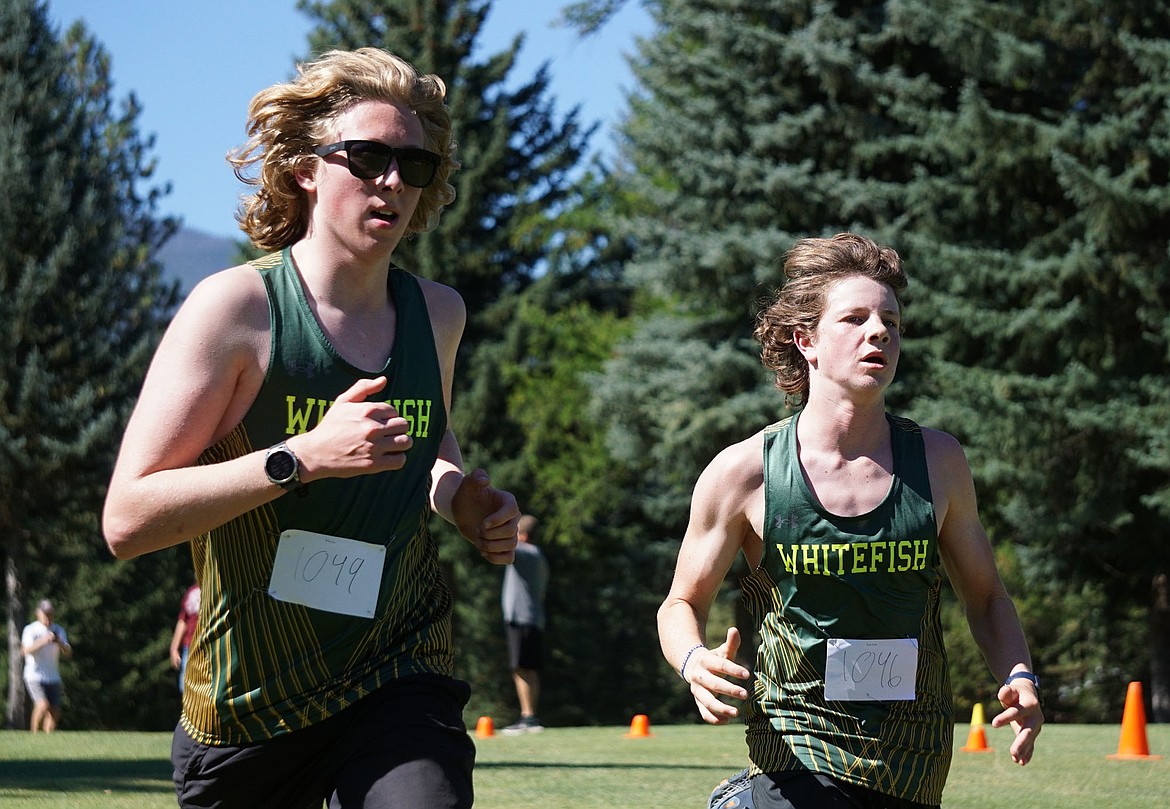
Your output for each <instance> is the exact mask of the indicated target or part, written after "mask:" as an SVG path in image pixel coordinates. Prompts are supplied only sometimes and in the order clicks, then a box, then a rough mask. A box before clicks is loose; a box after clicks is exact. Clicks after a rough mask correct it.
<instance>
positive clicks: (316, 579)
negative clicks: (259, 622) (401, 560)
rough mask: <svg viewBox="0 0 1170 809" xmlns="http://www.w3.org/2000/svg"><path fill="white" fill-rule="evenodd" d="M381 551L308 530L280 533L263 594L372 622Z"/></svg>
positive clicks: (382, 559) (383, 560) (382, 560)
mask: <svg viewBox="0 0 1170 809" xmlns="http://www.w3.org/2000/svg"><path fill="white" fill-rule="evenodd" d="M385 563H386V548H385V547H384V546H382V545H373V544H371V543H369V542H358V541H357V540H356V539H346V538H344V537H331V536H328V535H326V534H315V533H313V532H311V531H295V530H289V531H285V532H284V533H283V534H281V535H280V544H278V545H277V548H276V559H275V561H274V562H273V563H272V578H271V579H270V580H269V582H268V595H270V596H272V597H273V598H275V599H276V600H277V601H286V602H288V603H291V604H303V605H304V606H306V607H312V608H313V609H318V610H324V611H326V612H337V613H341V614H342V615H354V616H357V617H359V618H373V617H374V611H375V610H376V609H377V607H378V591H379V590H380V589H381V587H382V567H383V565H384V564H385Z"/></svg>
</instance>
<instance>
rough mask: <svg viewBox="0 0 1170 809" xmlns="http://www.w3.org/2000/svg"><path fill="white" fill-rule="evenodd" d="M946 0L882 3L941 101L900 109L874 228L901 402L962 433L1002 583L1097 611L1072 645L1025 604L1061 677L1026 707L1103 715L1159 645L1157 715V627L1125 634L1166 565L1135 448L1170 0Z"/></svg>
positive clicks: (1067, 629)
mask: <svg viewBox="0 0 1170 809" xmlns="http://www.w3.org/2000/svg"><path fill="white" fill-rule="evenodd" d="M950 6H951V4H938V3H927V2H909V1H908V0H907V1H906V2H900V3H898V4H897V5H896V6H895V7H894V8H893V10H892V12H891V20H890V24H891V26H892V27H895V28H896V29H897V30H899V31H900V32H901V34H902V36H903V37H904V38H905V40H906V41H907V42H908V43H910V45H911V47H915V48H930V49H934V50H936V51H937V52H939V53H940V54H946V55H947V57H948V60H949V61H950V62H951V63H952V65H953V68H952V70H953V76H954V79H953V80H951V81H950V82H947V81H945V77H944V76H937V77H935V78H934V81H935V85H936V88H937V89H936V90H935V91H934V93H933V94H934V95H935V97H937V98H939V99H940V100H942V99H946V101H945V103H936V104H932V105H930V106H928V107H926V108H924V109H921V110H913V111H909V114H906V115H905V116H904V118H903V120H904V121H905V122H906V123H907V124H909V126H910V127H911V128H912V129H913V130H914V134H913V135H912V136H911V137H909V138H907V139H906V141H907V144H908V145H910V146H911V148H914V149H917V150H919V151H920V153H921V154H923V155H929V159H924V160H922V161H921V163H920V166H919V167H918V170H917V172H916V174H915V176H914V178H913V179H912V181H911V182H909V183H907V184H906V187H905V190H906V196H905V200H904V203H903V204H902V210H901V218H900V220H899V221H898V222H897V223H896V226H895V227H894V228H891V229H890V233H891V234H892V235H891V236H890V238H891V240H892V241H894V242H895V243H896V244H899V245H900V247H901V248H902V252H903V255H904V256H905V257H906V259H907V261H908V262H909V264H910V266H911V273H912V277H913V279H914V283H915V287H916V292H915V297H914V300H915V303H914V308H913V309H912V310H911V323H912V328H913V330H914V333H916V334H919V339H918V340H915V341H912V342H911V343H910V345H909V349H908V350H909V351H910V352H911V354H912V355H915V356H917V357H919V360H918V362H919V363H920V366H919V367H920V368H921V370H922V373H921V375H920V377H919V378H917V379H916V380H915V383H914V385H913V388H912V389H911V390H908V391H903V395H904V396H906V397H907V398H908V399H910V398H912V401H911V402H910V408H911V410H912V412H913V413H915V414H919V415H921V417H922V419H923V420H924V421H925V422H927V423H931V424H934V425H937V426H940V427H943V428H944V429H948V430H949V431H951V432H953V433H955V434H956V435H957V436H958V437H959V438H960V439H961V440H962V441H963V442H964V443H965V445H966V446H967V449H968V454H969V456H970V458H971V462H972V466H973V468H974V471H975V474H976V477H977V480H978V482H979V484H980V489H981V505H982V510H983V513H984V521H985V523H986V524H987V525H988V528H989V531H990V532H991V533H992V535H993V536H995V537H996V538H998V539H1000V540H1002V541H1005V542H1006V541H1011V542H1015V543H1019V544H1020V545H1022V546H1023V547H1021V548H1020V549H1019V554H1020V558H1021V561H1022V566H1023V570H1022V575H1023V580H1024V586H1025V587H1026V588H1029V589H1030V588H1038V589H1039V590H1040V592H1042V593H1044V594H1046V595H1047V596H1048V597H1049V601H1050V604H1051V603H1059V602H1060V600H1061V599H1062V596H1063V595H1064V594H1068V597H1069V598H1070V599H1072V598H1075V597H1077V594H1078V593H1090V592H1091V593H1094V595H1093V596H1092V599H1093V600H1094V601H1095V602H1096V603H1098V604H1099V605H1101V610H1100V614H1101V617H1102V619H1103V621H1104V622H1105V624H1106V625H1107V626H1109V627H1110V630H1111V631H1110V632H1108V633H1107V634H1105V635H1104V636H1103V637H1098V638H1097V639H1096V640H1097V641H1098V642H1096V643H1094V644H1084V643H1082V641H1083V639H1084V638H1086V637H1088V635H1089V634H1090V633H1092V632H1093V631H1094V626H1093V625H1091V623H1090V622H1079V624H1078V625H1076V626H1067V625H1063V624H1062V623H1061V619H1062V613H1063V612H1064V611H1063V610H1052V609H1051V608H1048V609H1043V610H1040V609H1038V611H1037V612H1036V613H1034V614H1033V616H1032V619H1033V623H1034V629H1035V635H1034V637H1035V639H1036V641H1037V644H1038V645H1039V647H1040V649H1041V652H1042V653H1043V655H1044V656H1043V657H1041V662H1040V665H1041V666H1043V667H1045V668H1047V669H1048V670H1049V673H1050V677H1049V681H1050V682H1052V683H1053V685H1054V686H1059V693H1060V694H1061V696H1059V697H1057V696H1055V694H1054V692H1057V689H1056V688H1054V689H1053V690H1052V691H1048V689H1046V692H1047V693H1050V694H1053V698H1050V711H1051V712H1054V713H1058V714H1059V712H1061V711H1066V710H1067V711H1077V712H1078V713H1077V715H1078V717H1079V718H1080V719H1081V721H1085V720H1086V719H1106V718H1108V717H1109V716H1112V715H1114V714H1115V713H1117V712H1119V711H1120V707H1121V701H1122V699H1123V697H1124V694H1125V683H1126V682H1127V681H1128V680H1130V679H1138V678H1143V679H1144V678H1146V677H1149V676H1150V675H1151V674H1152V673H1157V671H1156V669H1155V668H1152V667H1151V666H1152V663H1153V664H1157V663H1158V662H1159V661H1160V664H1161V671H1162V673H1161V674H1160V675H1159V676H1158V677H1156V678H1155V681H1154V683H1153V689H1152V690H1153V691H1154V693H1157V694H1161V695H1162V702H1161V709H1160V710H1159V709H1158V708H1157V707H1156V710H1155V714H1156V716H1157V717H1158V718H1159V719H1161V720H1165V719H1167V718H1170V639H1168V638H1166V637H1165V635H1164V630H1163V632H1162V633H1159V632H1151V633H1149V636H1148V638H1144V637H1142V636H1143V635H1144V634H1145V632H1144V631H1142V629H1141V624H1140V623H1139V624H1135V623H1134V620H1133V616H1135V615H1141V614H1143V613H1144V614H1145V620H1146V621H1149V620H1150V619H1151V618H1152V617H1153V613H1152V612H1151V603H1150V593H1151V585H1152V583H1153V582H1155V581H1156V580H1157V579H1158V577H1159V575H1162V576H1164V575H1165V574H1166V573H1167V572H1170V544H1168V543H1166V542H1165V541H1164V540H1165V538H1166V536H1167V532H1166V529H1165V518H1166V511H1165V510H1162V511H1159V509H1158V499H1157V498H1158V495H1157V493H1158V492H1162V493H1164V492H1165V491H1166V490H1167V485H1168V483H1170V476H1168V475H1167V469H1166V464H1165V462H1164V461H1162V462H1159V461H1156V460H1154V459H1155V458H1157V453H1156V449H1155V448H1156V447H1157V446H1158V444H1157V437H1156V433H1157V432H1158V431H1159V430H1163V431H1164V427H1163V426H1162V425H1164V424H1165V423H1166V422H1165V418H1166V409H1165V399H1164V398H1163V399H1162V400H1161V403H1159V397H1160V395H1161V394H1159V393H1158V392H1157V391H1159V390H1161V389H1163V388H1164V384H1165V380H1166V378H1167V372H1168V371H1170V363H1168V361H1167V358H1168V350H1170V332H1168V330H1167V322H1168V320H1167V318H1168V316H1170V260H1168V255H1167V248H1168V246H1170V241H1168V237H1167V233H1166V229H1165V222H1166V221H1167V211H1168V208H1170V188H1168V186H1167V174H1168V171H1170V151H1168V149H1167V141H1166V115H1167V114H1166V109H1165V95H1164V93H1165V91H1166V88H1167V82H1166V75H1167V73H1166V60H1165V56H1166V54H1167V52H1168V47H1170V4H1167V3H1165V2H1156V3H1140V4H1139V3H1134V2H1117V1H1116V0H1086V2H1073V3H1068V2H1059V3H1057V2H1050V3H1039V4H1031V3H1029V4H1023V3H1002V2H989V3H984V2H965V3H961V4H955V5H954V6H953V7H950ZM959 12H961V13H959ZM944 23H946V24H944ZM949 88H953V89H949ZM1163 434H1164V433H1163ZM1151 450H1154V452H1151ZM1163 457H1164V456H1163ZM1159 539H1160V540H1162V541H1159ZM1138 608H1140V610H1139V609H1138ZM1070 648H1072V649H1081V650H1083V652H1084V653H1083V654H1077V655H1069V654H1068V650H1069V649H1070ZM1044 657H1047V659H1044ZM1090 687H1094V688H1097V689H1104V690H1105V691H1106V693H1107V694H1108V695H1109V698H1108V699H1102V698H1101V696H1100V694H1097V695H1092V694H1088V693H1087V691H1088V689H1090ZM1097 710H1100V711H1101V713H1098V714H1094V713H1092V712H1093V711H1097Z"/></svg>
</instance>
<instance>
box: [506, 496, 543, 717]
mask: <svg viewBox="0 0 1170 809" xmlns="http://www.w3.org/2000/svg"><path fill="white" fill-rule="evenodd" d="M536 527H537V521H536V518H535V517H533V516H532V515H531V514H525V515H524V516H522V517H521V518H520V522H519V523H518V525H517V527H516V540H517V541H516V561H514V562H513V563H512V564H511V565H510V566H509V567H507V568H505V569H504V586H503V589H502V591H501V594H500V602H501V605H502V606H503V609H504V634H505V636H506V637H507V640H508V665H509V666H510V667H511V670H512V682H513V683H514V684H515V686H516V697H517V699H518V700H519V702H520V719H519V720H517V721H516V722H515V723H513V724H511V725H508V727H506V728H503V729H502V730H501V731H500V732H501V733H506V734H509V735H511V734H516V733H535V732H537V731H541V730H544V726H543V725H541V724H540V719H539V718H538V717H537V709H538V708H539V706H540V672H541V669H542V668H543V667H544V629H545V616H544V596H545V592H546V591H547V590H548V561H547V560H546V559H545V558H544V554H543V553H542V552H541V550H540V548H538V547H537V546H536V545H535V544H534V539H535V534H536Z"/></svg>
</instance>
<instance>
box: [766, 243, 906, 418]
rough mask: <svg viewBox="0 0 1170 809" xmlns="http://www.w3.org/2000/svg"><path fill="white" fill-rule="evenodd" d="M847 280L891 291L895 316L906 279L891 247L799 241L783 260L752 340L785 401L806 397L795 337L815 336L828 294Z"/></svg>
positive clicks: (801, 359)
mask: <svg viewBox="0 0 1170 809" xmlns="http://www.w3.org/2000/svg"><path fill="white" fill-rule="evenodd" d="M851 275H862V276H865V277H866V278H872V279H873V280H875V281H879V282H881V283H883V284H885V285H886V286H888V287H890V289H892V290H893V291H894V297H895V298H896V299H897V301H898V309H899V311H900V310H901V309H902V308H903V306H902V292H903V291H905V289H906V284H907V279H906V274H905V272H903V270H902V259H901V257H899V256H898V254H897V252H895V251H894V250H893V248H890V247H882V246H880V245H878V244H876V243H875V242H874V241H873V240H871V239H867V238H866V237H865V236H859V235H857V234H855V233H839V234H837V235H836V236H834V237H832V238H831V239H801V240H800V241H798V242H797V243H796V244H795V245H793V247H792V249H791V250H789V251H788V253H787V255H786V256H785V258H784V276H785V278H786V279H787V280H786V281H785V282H784V286H783V287H781V288H780V291H779V292H778V293H777V294H776V297H775V298H774V299H773V301H772V303H771V304H769V305H768V306H767V307H765V308H764V309H763V311H761V312H760V314H759V316H758V317H757V318H756V328H755V332H754V333H753V336H754V337H755V338H756V342H758V343H759V344H760V361H761V362H762V363H763V364H764V367H765V368H767V369H768V370H770V371H773V372H775V374H776V380H775V381H776V387H777V388H779V389H780V390H781V391H783V392H784V395H785V400H786V401H787V402H789V403H791V404H801V403H803V402H804V401H805V399H806V398H807V397H808V361H807V360H805V358H804V355H802V354H801V353H800V351H799V349H797V347H796V332H802V333H804V334H815V333H816V329H817V324H818V323H819V322H820V320H821V316H822V315H823V314H824V312H825V303H826V300H827V298H828V295H829V290H830V289H832V288H833V286H835V285H836V284H837V283H838V282H840V281H842V280H844V279H845V278H847V277H848V276H851Z"/></svg>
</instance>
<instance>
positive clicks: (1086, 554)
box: [586, 0, 1170, 721]
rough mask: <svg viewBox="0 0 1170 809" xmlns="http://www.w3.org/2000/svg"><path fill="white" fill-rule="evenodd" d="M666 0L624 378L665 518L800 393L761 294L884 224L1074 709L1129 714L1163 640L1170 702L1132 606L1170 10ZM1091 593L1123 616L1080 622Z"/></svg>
mask: <svg viewBox="0 0 1170 809" xmlns="http://www.w3.org/2000/svg"><path fill="white" fill-rule="evenodd" d="M591 5H592V6H593V7H594V8H595V9H596V10H597V11H598V12H599V13H600V14H601V15H602V16H604V14H605V13H606V11H607V9H611V8H612V3H606V2H600V0H598V2H595V3H593V4H591ZM648 7H649V8H650V9H651V10H652V12H653V13H654V15H655V17H656V19H657V21H658V23H659V26H660V28H659V31H658V33H657V35H656V36H654V37H653V38H652V39H651V40H649V41H648V42H646V43H644V44H643V46H642V48H641V49H640V53H639V56H638V60H637V63H636V66H635V70H636V74H637V77H638V79H639V81H640V85H641V92H640V96H639V97H638V98H637V99H635V101H634V103H633V106H632V111H631V114H630V116H629V118H628V120H627V121H626V123H625V127H624V133H625V136H626V138H627V150H626V152H625V158H626V166H625V169H626V171H627V173H626V174H624V175H622V176H620V177H619V179H618V183H620V186H621V188H622V190H623V192H624V193H628V194H631V195H632V196H634V197H635V198H636V202H634V203H633V204H632V205H631V208H632V210H633V211H634V212H633V214H632V215H630V216H628V217H626V218H625V219H624V220H623V221H622V222H621V223H620V226H619V228H618V232H619V233H620V234H621V235H622V236H624V237H626V238H630V239H632V240H633V241H634V243H635V244H636V253H635V257H634V260H633V261H632V262H631V263H630V264H629V265H628V267H627V272H628V278H629V280H630V281H631V282H632V283H634V284H635V285H636V287H637V290H638V293H639V295H640V300H641V304H640V309H639V311H640V312H642V313H643V317H642V320H641V326H640V327H639V328H638V329H637V330H636V331H635V333H634V334H633V336H632V337H631V338H630V339H629V340H628V341H627V342H626V343H625V344H624V345H623V346H621V347H620V348H619V351H618V354H617V357H616V358H615V359H614V360H613V361H611V363H610V364H609V370H608V372H607V374H606V378H605V384H604V387H603V389H602V396H603V398H604V401H605V403H606V405H607V412H610V413H614V414H617V415H618V418H616V419H615V420H614V423H613V424H611V444H612V449H613V450H614V451H615V453H619V454H622V457H623V458H625V459H627V461H628V462H629V463H630V464H631V465H633V466H634V468H637V469H638V470H639V471H640V472H641V473H642V478H641V480H642V484H641V487H640V488H639V490H638V491H636V492H635V493H634V497H635V499H636V501H637V502H638V504H639V507H640V508H642V509H643V510H644V518H643V519H644V522H645V523H646V524H648V525H658V526H661V527H662V532H663V533H664V534H667V535H670V534H673V535H674V536H676V537H677V536H679V535H681V531H682V527H683V524H684V521H685V517H686V500H687V497H688V495H689V490H690V487H691V486H692V485H693V482H694V480H695V478H696V477H697V475H698V472H699V470H700V469H701V468H702V467H703V465H705V463H706V462H707V461H708V460H709V459H710V458H711V456H712V455H713V454H714V452H715V451H716V450H717V449H718V448H720V447H722V446H725V445H727V444H728V443H730V442H732V441H734V440H738V439H739V438H742V437H746V436H747V435H748V434H750V433H751V432H752V431H754V430H755V429H758V428H759V427H761V426H763V425H764V424H766V423H767V422H768V421H771V420H775V419H777V418H780V417H782V416H783V415H784V414H785V410H784V408H783V406H782V403H781V399H780V396H779V394H777V393H776V392H775V391H774V390H772V389H771V388H770V386H769V383H768V380H766V379H764V378H763V376H762V374H757V373H754V372H753V364H754V363H755V357H754V346H753V345H752V343H751V341H750V340H749V339H747V338H748V335H749V333H750V328H751V319H752V316H753V314H754V311H755V306H756V304H757V302H758V300H759V299H760V298H761V297H762V296H764V295H765V294H766V292H767V291H768V290H769V289H770V288H771V287H774V286H775V285H776V284H777V283H779V281H780V274H779V265H780V262H781V260H782V257H783V253H784V251H785V250H786V249H787V247H788V246H789V245H790V244H791V243H792V241H793V240H794V239H796V238H799V237H802V236H808V235H830V234H832V233H835V232H838V231H841V230H859V231H861V232H864V233H866V234H867V235H870V236H873V237H874V238H876V239H878V240H879V241H883V242H886V243H890V244H892V245H894V246H895V247H896V248H898V250H899V252H901V253H902V255H903V257H904V259H905V260H906V263H907V267H908V271H909V273H910V276H911V292H910V305H909V311H908V324H909V339H908V340H907V343H906V345H905V348H904V352H903V361H902V364H901V369H900V372H899V381H898V382H896V383H895V386H894V388H893V389H891V393H890V402H891V405H892V407H893V408H894V409H895V410H896V411H899V412H902V413H904V414H906V415H909V416H912V417H915V418H918V419H919V420H921V421H922V422H923V423H925V424H927V425H929V426H933V427H938V428H941V429H945V430H948V431H950V432H953V433H954V434H956V435H957V436H958V437H959V438H960V439H961V440H962V441H963V442H964V443H965V445H966V446H967V447H968V454H969V456H970V458H971V461H972V466H973V469H974V471H975V475H976V479H977V482H978V485H979V488H980V495H981V503H982V507H983V513H984V518H985V522H986V524H987V526H988V528H989V531H990V532H991V534H992V536H993V539H994V540H995V541H996V542H997V544H998V545H999V546H1000V549H1001V552H1002V553H1004V554H1005V558H1007V559H1009V560H1010V562H1011V563H1010V564H1008V565H1007V568H1008V569H1009V570H1010V571H1011V572H1012V573H1013V575H1015V576H1017V578H1016V579H1014V580H1013V582H1012V584H1013V585H1015V586H1017V587H1018V588H1020V589H1022V590H1024V591H1025V592H1030V590H1031V589H1035V590H1036V591H1037V592H1038V593H1042V594H1043V597H1042V598H1040V599H1039V602H1040V603H1043V602H1044V601H1045V600H1047V607H1046V609H1043V610H1040V609H1038V610H1037V611H1036V612H1035V613H1032V614H1028V615H1025V622H1026V623H1027V624H1028V629H1029V634H1030V635H1031V636H1032V637H1033V638H1034V642H1035V643H1036V644H1037V646H1038V651H1037V655H1038V658H1039V659H1040V661H1041V665H1042V667H1043V668H1048V670H1049V672H1050V674H1051V675H1053V676H1054V679H1055V678H1059V681H1060V689H1061V694H1062V695H1063V697H1064V699H1063V700H1062V701H1061V702H1059V703H1054V704H1053V706H1052V708H1053V710H1054V711H1055V712H1056V713H1057V714H1058V715H1060V713H1061V712H1063V711H1069V712H1070V713H1074V714H1076V713H1077V712H1078V711H1081V713H1079V714H1077V715H1079V716H1080V718H1081V720H1082V721H1084V720H1088V719H1094V718H1101V719H1103V718H1105V717H1107V716H1109V715H1112V714H1111V712H1112V711H1113V709H1114V708H1118V709H1119V707H1120V704H1119V703H1120V700H1121V698H1122V696H1123V694H1124V687H1123V683H1124V680H1125V679H1126V678H1137V677H1146V676H1148V675H1149V674H1150V673H1151V665H1150V662H1149V661H1150V660H1151V658H1152V659H1153V661H1154V663H1153V667H1154V668H1153V670H1154V672H1155V673H1156V672H1158V671H1161V672H1162V674H1160V675H1158V676H1157V677H1156V678H1155V683H1154V688H1153V691H1154V693H1155V694H1159V693H1161V694H1162V695H1163V697H1162V699H1163V702H1162V704H1163V705H1165V706H1166V708H1168V709H1170V691H1168V690H1167V688H1168V681H1167V678H1168V677H1170V657H1168V656H1167V650H1166V640H1165V638H1164V637H1163V636H1164V632H1163V633H1161V635H1160V634H1159V633H1157V632H1154V633H1152V634H1151V636H1150V637H1151V638H1152V639H1153V640H1152V642H1150V641H1147V640H1146V639H1145V638H1144V634H1145V633H1144V631H1143V629H1142V627H1141V625H1140V624H1135V623H1134V622H1133V621H1132V619H1131V617H1130V616H1131V615H1132V614H1133V613H1134V611H1135V610H1139V611H1141V612H1148V611H1149V593H1150V588H1151V581H1153V582H1157V581H1159V580H1161V581H1164V580H1165V578H1164V574H1165V573H1166V571H1167V569H1168V568H1170V551H1168V550H1167V548H1170V543H1168V542H1166V541H1165V539H1166V534H1167V532H1166V528H1165V525H1166V513H1167V510H1168V507H1167V502H1168V501H1170V498H1168V497H1167V494H1166V492H1167V487H1168V485H1170V475H1168V471H1170V470H1168V467H1170V462H1167V461H1166V457H1167V453H1166V447H1167V443H1168V442H1167V432H1166V428H1165V424H1166V423H1167V397H1166V395H1165V393H1164V391H1165V379H1166V378H1167V376H1168V371H1170V361H1168V355H1170V329H1168V322H1170V319H1168V310H1170V261H1168V255H1167V254H1168V249H1167V248H1168V244H1170V242H1168V236H1167V229H1166V222H1167V221H1170V218H1168V217H1167V208H1168V207H1170V189H1168V188H1167V173H1168V160H1170V148H1168V147H1167V142H1168V141H1167V108H1166V105H1165V98H1166V91H1167V68H1166V64H1167V61H1168V60H1167V53H1168V48H1170V13H1168V12H1170V6H1168V5H1167V4H1166V3H1164V2H1153V3H1144V2H1135V0H1079V1H1077V2H1040V3H1034V2H1026V3H1025V2H1014V1H1012V2H1003V1H984V0H948V2H935V1H934V0H930V1H929V2H928V1H927V0H892V1H890V2H835V3H814V2H810V1H808V0H763V1H762V2H750V3H749V2H742V1H741V0H702V1H700V0H660V2H654V3H649V4H648ZM586 18H588V15H586ZM1159 576H1162V577H1163V578H1161V579H1159ZM1163 592H1164V588H1163ZM1135 594H1136V595H1135ZM1065 599H1067V600H1065ZM1053 603H1063V604H1064V605H1065V608H1064V609H1058V610H1053V609H1052V604H1053ZM1081 609H1083V610H1092V611H1093V612H1092V613H1091V614H1092V615H1094V620H1096V619H1099V621H1100V622H1106V624H1107V625H1108V626H1110V627H1111V628H1112V631H1111V632H1110V633H1108V635H1107V636H1102V635H1094V638H1093V640H1092V642H1090V639H1089V637H1088V636H1089V634H1090V633H1091V632H1092V629H1091V627H1090V626H1089V625H1088V624H1087V623H1079V624H1076V625H1073V624H1070V622H1067V621H1063V620H1062V619H1061V615H1064V614H1066V613H1073V612H1076V611H1077V610H1081ZM1095 625H1100V624H1099V623H1097V624H1095ZM1159 638H1161V641H1160V642H1159V640H1158V639H1159ZM963 675H964V676H961V677H958V678H956V680H957V682H958V684H959V686H960V691H961V697H962V698H965V699H969V698H972V697H973V696H974V695H977V694H981V693H983V692H984V691H985V688H984V685H985V683H984V680H985V679H986V676H987V675H986V672H985V671H983V672H981V671H979V669H978V667H977V666H976V667H975V668H973V669H972V670H971V671H970V672H963ZM968 682H969V683H970V685H968V684H967V683H968ZM1091 688H1097V689H1104V690H1112V691H1113V692H1114V693H1115V698H1114V704H1108V700H1103V699H1102V698H1101V697H1100V693H1097V694H1095V695H1092V694H1089V690H1090V689H1091ZM968 692H969V693H968ZM1155 710H1157V708H1155ZM1083 711H1089V713H1088V714H1086V713H1084V712H1083Z"/></svg>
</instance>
